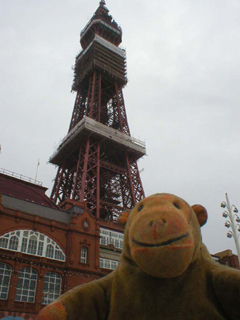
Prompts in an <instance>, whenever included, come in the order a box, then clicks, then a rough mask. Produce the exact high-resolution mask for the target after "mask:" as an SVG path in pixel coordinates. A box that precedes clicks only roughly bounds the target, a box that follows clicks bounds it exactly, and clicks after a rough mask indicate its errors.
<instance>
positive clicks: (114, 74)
mask: <svg viewBox="0 0 240 320" xmlns="http://www.w3.org/2000/svg"><path fill="white" fill-rule="evenodd" d="M121 41H122V30H121V28H120V27H119V26H118V24H117V23H116V22H115V21H114V20H113V19H112V17H111V16H110V15H109V10H108V9H107V7H106V5H105V1H103V0H102V1H100V4H99V7H98V9H97V10H96V12H95V14H94V15H93V17H92V18H91V19H90V21H89V22H88V24H87V25H86V27H85V28H84V29H83V31H82V32H81V36H80V43H81V46H82V51H81V52H80V54H79V55H78V56H77V57H76V61H75V68H74V81H73V86H72V89H73V90H74V91H76V92H77V95H76V101H75V105H74V109H73V113H72V118H71V122H70V127H69V132H68V134H67V136H66V137H65V138H64V139H63V140H62V141H61V143H60V145H59V147H58V149H57V150H56V152H55V153H54V154H53V155H52V156H51V158H50V162H51V163H52V164H55V165H58V166H59V169H58V172H57V175H56V179H55V183H54V186H53V190H52V194H51V199H52V200H53V201H54V202H55V203H57V204H59V205H60V206H61V205H62V204H63V203H64V201H66V200H74V201H80V202H83V201H85V202H87V206H88V209H89V210H90V212H91V213H92V214H93V215H94V216H96V217H97V218H101V219H110V220H115V219H116V218H117V216H118V214H119V212H121V211H122V210H125V209H131V208H132V207H133V206H134V205H135V204H136V203H137V202H138V201H140V200H141V199H142V198H143V197H144V191H143V187H142V183H141V179H140V175H139V170H138V166H137V160H138V159H139V158H140V157H142V156H143V155H145V144H144V143H143V142H141V141H139V140H136V139H134V138H132V137H131V135H130V131H129V126H128V121H127V115H126V110H125V105H124V98H123V93H122V89H123V87H124V86H125V85H126V83H127V77H126V53H125V50H123V49H121V48H119V47H118V46H119V44H120V43H121Z"/></svg>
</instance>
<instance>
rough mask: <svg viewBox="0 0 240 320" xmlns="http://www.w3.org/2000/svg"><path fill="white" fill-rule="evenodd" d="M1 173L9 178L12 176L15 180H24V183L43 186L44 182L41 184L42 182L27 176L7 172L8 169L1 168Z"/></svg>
mask: <svg viewBox="0 0 240 320" xmlns="http://www.w3.org/2000/svg"><path fill="white" fill-rule="evenodd" d="M0 173H3V174H6V175H7V176H10V177H13V178H17V179H20V180H23V181H27V182H30V183H34V184H37V185H39V186H42V182H40V181H37V180H35V179H32V178H29V177H26V176H24V175H22V174H19V173H16V172H13V171H10V170H7V169H3V168H0Z"/></svg>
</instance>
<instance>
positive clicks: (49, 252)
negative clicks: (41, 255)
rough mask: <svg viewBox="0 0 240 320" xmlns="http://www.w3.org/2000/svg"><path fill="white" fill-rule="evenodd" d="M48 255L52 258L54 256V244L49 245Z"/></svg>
mask: <svg viewBox="0 0 240 320" xmlns="http://www.w3.org/2000/svg"><path fill="white" fill-rule="evenodd" d="M46 257H47V258H51V259H53V258H54V247H53V245H52V244H48V245H47V251H46Z"/></svg>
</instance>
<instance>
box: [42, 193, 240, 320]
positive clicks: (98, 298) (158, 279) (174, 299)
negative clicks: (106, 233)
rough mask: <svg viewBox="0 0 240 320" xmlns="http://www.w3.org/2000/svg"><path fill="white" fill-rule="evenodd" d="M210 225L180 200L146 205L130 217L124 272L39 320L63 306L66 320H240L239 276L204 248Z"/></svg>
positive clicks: (156, 198)
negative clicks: (203, 229)
mask: <svg viewBox="0 0 240 320" xmlns="http://www.w3.org/2000/svg"><path fill="white" fill-rule="evenodd" d="M195 211H196V212H195ZM122 216H123V217H124V219H122V220H121V221H122V222H124V221H126V220H127V219H126V218H127V214H126V213H125V214H124V215H122ZM206 220H207V212H206V210H205V209H204V208H203V207H202V206H200V205H197V206H196V207H195V208H194V207H192V208H191V207H190V206H189V205H188V204H187V203H186V202H185V201H183V200H182V199H180V198H178V197H176V196H173V195H168V194H157V195H153V196H150V197H148V198H145V199H144V200H142V201H141V202H140V203H139V204H137V206H136V207H135V208H134V210H133V211H132V212H131V214H130V215H129V218H128V221H127V224H126V228H125V236H124V249H123V253H122V257H121V260H120V263H119V265H118V267H117V269H116V270H115V271H114V272H112V273H111V274H110V275H109V276H107V277H104V278H102V279H100V280H97V281H94V282H91V283H89V284H86V285H83V286H79V287H76V288H75V289H73V290H71V291H68V292H67V293H66V294H64V295H63V296H61V297H60V298H59V299H58V300H56V302H53V303H52V304H51V305H50V306H47V307H46V308H45V309H43V310H42V312H41V313H40V314H39V317H38V320H45V319H47V317H48V314H49V312H50V311H51V310H55V309H56V307H57V304H58V306H59V302H60V301H61V303H62V304H63V306H64V307H65V310H66V314H67V316H66V320H95V319H98V320H107V319H108V320H130V319H131V320H135V319H136V320H150V319H151V320H162V319H164V320H165V319H166V320H176V319H177V320H190V319H191V320H192V319H193V320H194V319H196V320H208V319H209V320H222V319H234V320H237V319H238V320H239V319H240V272H239V271H237V270H233V269H231V268H228V267H224V266H220V265H218V264H217V263H215V262H213V261H212V259H211V256H210V254H209V253H208V251H207V249H206V247H205V246H204V245H203V244H202V241H201V233H200V226H199V225H201V226H202V225H203V224H204V223H205V222H206ZM183 235H184V236H183ZM133 239H134V240H133ZM55 319H56V320H62V319H63V317H62V314H61V315H59V317H56V318H55Z"/></svg>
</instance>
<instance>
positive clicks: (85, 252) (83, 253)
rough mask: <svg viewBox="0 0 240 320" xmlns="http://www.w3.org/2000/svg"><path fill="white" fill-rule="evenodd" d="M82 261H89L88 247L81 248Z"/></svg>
mask: <svg viewBox="0 0 240 320" xmlns="http://www.w3.org/2000/svg"><path fill="white" fill-rule="evenodd" d="M81 263H87V248H85V247H83V248H82V249H81Z"/></svg>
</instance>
